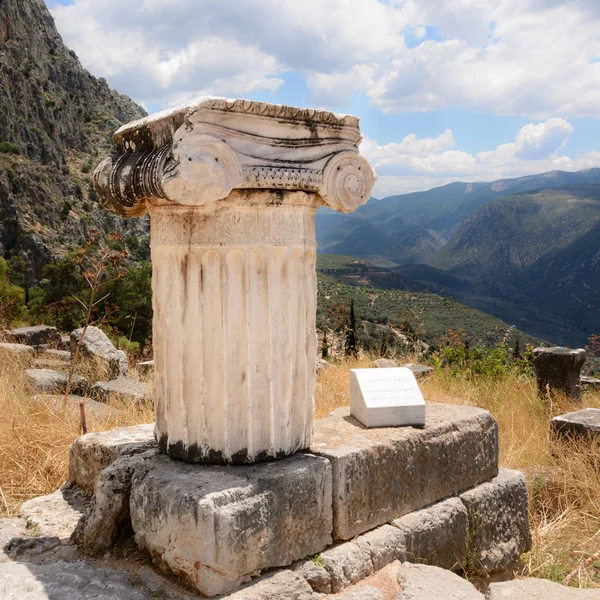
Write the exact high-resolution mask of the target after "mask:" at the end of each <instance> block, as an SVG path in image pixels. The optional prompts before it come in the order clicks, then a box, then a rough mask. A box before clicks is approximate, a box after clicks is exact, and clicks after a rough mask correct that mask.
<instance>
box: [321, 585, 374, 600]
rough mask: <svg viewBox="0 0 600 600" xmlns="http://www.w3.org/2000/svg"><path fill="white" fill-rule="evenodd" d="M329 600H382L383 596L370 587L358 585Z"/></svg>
mask: <svg viewBox="0 0 600 600" xmlns="http://www.w3.org/2000/svg"><path fill="white" fill-rule="evenodd" d="M331 600H383V594H382V593H381V592H380V591H379V590H378V589H377V588H374V587H373V586H372V585H360V586H357V587H355V588H353V589H351V590H347V591H345V592H342V593H341V594H337V595H336V596H332V598H331Z"/></svg>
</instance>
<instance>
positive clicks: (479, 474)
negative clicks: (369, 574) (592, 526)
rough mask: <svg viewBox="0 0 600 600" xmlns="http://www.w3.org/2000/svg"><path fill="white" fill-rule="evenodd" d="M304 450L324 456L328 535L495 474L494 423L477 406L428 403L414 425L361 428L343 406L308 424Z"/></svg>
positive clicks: (354, 531) (351, 531)
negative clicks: (328, 474)
mask: <svg viewBox="0 0 600 600" xmlns="http://www.w3.org/2000/svg"><path fill="white" fill-rule="evenodd" d="M311 451H312V452H313V453H315V454H318V455H320V456H323V457H325V458H327V459H328V460H329V461H330V462H331V466H332V470H333V507H334V509H333V510H334V538H335V539H337V540H346V539H350V538H352V537H354V536H355V535H358V534H360V533H363V532H365V531H368V530H369V529H373V528H375V527H377V526H378V525H382V524H384V523H387V522H389V521H390V520H391V519H394V518H398V517H400V516H403V515H405V514H407V513H409V512H412V511H413V510H418V509H420V508H423V507H424V506H428V505H430V504H434V503H435V502H438V501H439V500H442V499H444V498H448V497H450V496H455V495H456V494H458V493H460V492H463V491H465V490H467V489H469V488H471V487H473V486H475V485H477V484H479V483H482V482H484V481H487V480H489V479H492V478H493V477H495V476H496V475H497V473H498V466H497V465H498V427H497V424H496V421H495V420H494V419H493V417H492V416H491V415H490V413H489V412H487V411H485V410H482V409H479V408H473V407H468V406H454V405H448V404H438V403H434V402H431V403H428V404H427V421H426V424H425V427H423V428H421V429H416V428H412V427H397V428H380V429H366V428H364V427H363V426H361V425H360V424H359V423H358V421H356V420H355V419H353V418H351V417H350V416H349V409H348V408H343V409H339V410H337V411H335V412H334V413H332V415H330V416H329V417H327V418H325V419H320V420H318V421H317V422H316V423H315V433H314V442H313V445H312V447H311Z"/></svg>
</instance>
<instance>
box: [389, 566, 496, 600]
mask: <svg viewBox="0 0 600 600" xmlns="http://www.w3.org/2000/svg"><path fill="white" fill-rule="evenodd" d="M398 581H399V583H400V586H401V587H402V591H401V592H400V594H399V595H398V596H397V597H396V600H484V596H483V594H481V593H480V592H478V591H477V589H476V588H475V586H474V585H473V584H472V583H469V582H468V581H467V580H465V579H463V578H462V577H459V576H458V575H455V574H454V573H452V571H447V570H446V569H441V568H440V567H432V566H429V565H414V564H411V563H404V564H403V565H402V568H401V569H400V573H399V575H398Z"/></svg>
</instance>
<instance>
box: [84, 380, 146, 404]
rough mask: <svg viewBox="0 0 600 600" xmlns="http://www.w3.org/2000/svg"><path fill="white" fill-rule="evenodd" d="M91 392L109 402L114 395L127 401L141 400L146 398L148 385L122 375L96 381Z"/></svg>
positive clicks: (101, 399)
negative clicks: (116, 377)
mask: <svg viewBox="0 0 600 600" xmlns="http://www.w3.org/2000/svg"><path fill="white" fill-rule="evenodd" d="M90 394H91V395H92V396H94V397H95V398H96V400H98V401H99V402H108V401H109V400H110V398H111V397H112V396H116V397H118V398H119V399H121V400H125V401H127V402H140V401H142V400H144V399H145V398H146V394H147V386H146V384H145V383H140V382H139V381H134V380H133V379H125V378H124V377H120V378H119V379H113V380H112V381H99V382H98V383H95V384H94V385H93V386H92V387H91V389H90Z"/></svg>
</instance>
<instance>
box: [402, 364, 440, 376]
mask: <svg viewBox="0 0 600 600" xmlns="http://www.w3.org/2000/svg"><path fill="white" fill-rule="evenodd" d="M402 366H403V367H405V368H406V369H410V370H411V371H412V372H413V374H414V376H415V377H416V378H417V379H424V378H425V377H429V376H430V375H431V374H432V373H433V368H432V367H428V366H427V365H414V364H412V363H407V364H405V365H402Z"/></svg>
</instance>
